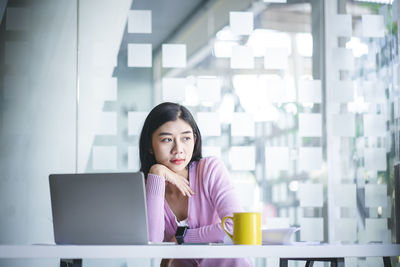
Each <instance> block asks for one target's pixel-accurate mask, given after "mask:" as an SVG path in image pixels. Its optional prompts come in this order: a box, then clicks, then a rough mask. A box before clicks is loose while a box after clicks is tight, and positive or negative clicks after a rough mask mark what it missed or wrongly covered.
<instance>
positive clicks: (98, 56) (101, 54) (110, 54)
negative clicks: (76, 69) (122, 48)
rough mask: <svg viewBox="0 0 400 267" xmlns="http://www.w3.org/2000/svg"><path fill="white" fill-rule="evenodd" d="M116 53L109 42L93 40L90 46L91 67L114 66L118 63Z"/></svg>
mask: <svg viewBox="0 0 400 267" xmlns="http://www.w3.org/2000/svg"><path fill="white" fill-rule="evenodd" d="M117 59H118V55H117V53H116V52H115V51H114V49H112V47H111V46H110V44H108V43H105V42H95V43H94V44H93V48H92V58H91V60H92V61H91V63H92V67H93V68H97V69H101V68H108V67H115V66H117V63H118V60H117Z"/></svg>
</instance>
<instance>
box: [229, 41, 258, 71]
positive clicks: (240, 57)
mask: <svg viewBox="0 0 400 267" xmlns="http://www.w3.org/2000/svg"><path fill="white" fill-rule="evenodd" d="M231 68H232V69H253V68H254V56H253V50H252V48H251V47H248V46H240V45H235V46H233V47H232V57H231Z"/></svg>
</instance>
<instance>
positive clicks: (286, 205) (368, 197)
mask: <svg viewBox="0 0 400 267" xmlns="http://www.w3.org/2000/svg"><path fill="white" fill-rule="evenodd" d="M399 8H400V7H399V1H398V0H394V1H391V0H387V1H384V0H382V1H356V0H309V1H307V0H304V1H303V0H273V1H268V0H265V1H262V0H164V1H156V0H133V1H132V0H117V1H109V0H29V1H28V0H8V1H7V0H2V1H0V15H1V26H0V51H1V52H0V62H1V63H0V64H1V68H0V73H1V74H0V101H1V102H0V103H1V104H0V114H1V116H0V243H1V244H38V243H49V242H54V237H53V225H52V216H51V203H50V193H49V185H48V176H49V174H51V173H75V172H77V173H89V172H93V173H95V172H134V171H138V170H139V156H138V141H139V136H138V135H139V133H140V129H141V125H142V124H143V120H144V118H145V116H146V115H147V114H148V112H149V111H150V110H151V108H152V107H154V106H155V105H156V104H158V103H161V102H164V101H171V102H177V103H180V104H183V105H185V106H186V107H188V109H189V110H190V111H191V112H192V113H193V115H194V117H195V119H196V121H197V123H198V124H199V127H200V130H201V133H202V136H203V156H216V157H219V158H221V159H222V160H223V162H224V163H225V165H226V166H227V168H228V170H229V172H230V175H231V179H232V181H233V183H234V185H235V188H236V191H237V195H238V197H239V199H240V201H241V203H242V205H243V207H244V209H245V210H248V211H260V212H262V224H263V226H265V227H270V228H276V227H289V226H296V227H300V228H301V230H300V231H298V232H296V234H295V235H294V236H293V241H313V242H314V241H317V242H327V243H343V244H364V243H369V242H378V243H379V242H380V243H399V242H400V228H399V227H400V226H399V220H400V211H399V203H400V202H399V200H398V199H399V196H400V193H399V190H400V182H399V179H400V178H399V172H400V171H399V168H400V110H399V109H400V89H399V85H400V81H399V70H400V69H399V31H398V20H399V14H400V13H399ZM253 260H254V265H255V266H277V262H278V259H253ZM392 262H393V263H394V264H399V259H395V258H392ZM57 264H59V262H58V261H54V260H50V259H49V260H29V259H24V260H1V261H0V266H57ZM290 264H291V265H290V266H303V264H304V263H299V262H291V263H290ZM324 264H325V265H324ZM85 265H86V266H156V263H155V261H152V260H147V259H143V260H132V259H126V260H125V259H121V260H120V261H115V260H114V261H111V260H103V261H101V260H84V266H85ZM314 266H328V264H327V263H315V265H314ZM346 266H383V263H382V260H381V259H380V258H348V259H346ZM397 266H398V265H397Z"/></svg>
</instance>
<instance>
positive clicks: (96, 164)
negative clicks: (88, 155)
mask: <svg viewBox="0 0 400 267" xmlns="http://www.w3.org/2000/svg"><path fill="white" fill-rule="evenodd" d="M92 156H93V169H94V170H115V169H116V168H117V148H116V147H115V146H94V147H93V155H92Z"/></svg>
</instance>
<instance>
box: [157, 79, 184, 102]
mask: <svg viewBox="0 0 400 267" xmlns="http://www.w3.org/2000/svg"><path fill="white" fill-rule="evenodd" d="M162 90H163V91H162V92H163V94H162V96H163V100H164V101H165V102H176V103H181V102H183V101H185V100H186V78H163V79H162Z"/></svg>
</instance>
